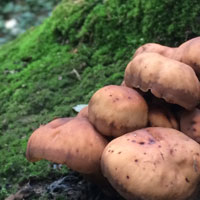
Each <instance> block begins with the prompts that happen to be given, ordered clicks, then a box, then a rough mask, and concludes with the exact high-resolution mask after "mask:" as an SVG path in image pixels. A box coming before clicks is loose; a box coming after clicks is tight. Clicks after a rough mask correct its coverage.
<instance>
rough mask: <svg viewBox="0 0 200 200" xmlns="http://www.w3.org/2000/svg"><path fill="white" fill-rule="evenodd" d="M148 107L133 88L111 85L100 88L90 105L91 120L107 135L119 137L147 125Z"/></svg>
mask: <svg viewBox="0 0 200 200" xmlns="http://www.w3.org/2000/svg"><path fill="white" fill-rule="evenodd" d="M147 113H148V107H147V104H146V102H145V100H144V98H143V97H142V96H141V95H140V94H139V93H138V92H136V91H135V90H134V89H132V88H128V87H124V86H116V85H109V86H105V87H103V88H101V89H100V90H98V91H97V92H96V93H95V94H94V95H93V96H92V98H91V99H90V101H89V105H88V115H89V121H90V122H91V123H92V124H93V125H94V126H95V128H96V129H97V130H98V131H99V132H100V133H102V134H103V135H105V136H113V137H118V136H120V135H122V134H124V133H127V132H130V131H133V130H136V129H139V128H143V127H145V126H146V125H147Z"/></svg>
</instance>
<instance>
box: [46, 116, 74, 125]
mask: <svg viewBox="0 0 200 200" xmlns="http://www.w3.org/2000/svg"><path fill="white" fill-rule="evenodd" d="M72 119H74V118H73V117H64V118H56V119H54V120H53V121H51V122H49V123H48V124H46V125H45V126H48V127H50V128H57V127H58V126H61V125H63V124H65V123H67V122H69V121H70V120H72Z"/></svg>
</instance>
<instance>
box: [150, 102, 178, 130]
mask: <svg viewBox="0 0 200 200" xmlns="http://www.w3.org/2000/svg"><path fill="white" fill-rule="evenodd" d="M148 123H149V126H150V127H165V128H174V129H178V128H179V125H178V122H177V120H176V118H175V116H174V114H173V113H172V112H171V110H170V109H169V107H164V106H160V105H155V104H150V105H149V113H148Z"/></svg>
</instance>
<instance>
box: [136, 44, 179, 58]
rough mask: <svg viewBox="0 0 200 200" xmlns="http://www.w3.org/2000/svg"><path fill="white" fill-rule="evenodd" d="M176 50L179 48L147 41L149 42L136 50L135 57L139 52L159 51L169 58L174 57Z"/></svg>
mask: <svg viewBox="0 0 200 200" xmlns="http://www.w3.org/2000/svg"><path fill="white" fill-rule="evenodd" d="M176 50H177V48H171V47H167V46H163V45H160V44H156V43H147V44H144V45H142V46H141V47H139V48H138V49H137V50H136V51H135V54H134V56H133V57H136V56H138V55H139V54H141V53H144V52H151V53H159V54H161V55H163V56H166V57H168V58H172V57H173V56H174V54H175V51H176Z"/></svg>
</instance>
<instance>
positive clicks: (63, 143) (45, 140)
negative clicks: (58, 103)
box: [26, 117, 107, 174]
mask: <svg viewBox="0 0 200 200" xmlns="http://www.w3.org/2000/svg"><path fill="white" fill-rule="evenodd" d="M106 144H107V140H106V139H104V138H103V136H101V135H100V134H99V133H98V132H97V131H96V130H95V129H94V128H93V126H92V125H91V124H90V123H89V121H88V120H87V119H86V118H81V117H78V118H74V119H72V120H70V121H69V122H67V123H65V124H63V125H61V126H58V127H57V128H51V127H49V126H41V127H40V128H38V129H37V130H36V131H35V132H34V133H33V134H32V135H31V137H30V138H29V141H28V146H27V151H26V157H27V159H28V160H29V161H31V162H35V161H38V160H41V159H46V160H49V161H53V162H55V163H60V164H66V165H67V166H68V167H69V168H71V169H73V170H75V171H78V172H80V173H85V174H90V173H96V172H98V171H99V169H100V158H101V154H102V152H103V149H104V148H105V146H106Z"/></svg>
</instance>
